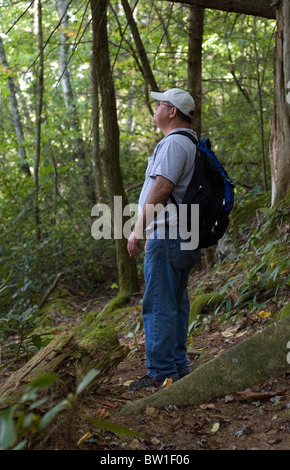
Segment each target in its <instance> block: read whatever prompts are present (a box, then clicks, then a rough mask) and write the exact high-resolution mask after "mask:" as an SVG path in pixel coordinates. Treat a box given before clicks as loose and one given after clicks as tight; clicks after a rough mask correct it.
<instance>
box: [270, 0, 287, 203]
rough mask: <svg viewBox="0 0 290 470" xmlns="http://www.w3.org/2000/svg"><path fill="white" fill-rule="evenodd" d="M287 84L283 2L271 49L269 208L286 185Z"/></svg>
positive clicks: (276, 200)
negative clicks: (272, 82)
mask: <svg viewBox="0 0 290 470" xmlns="http://www.w3.org/2000/svg"><path fill="white" fill-rule="evenodd" d="M289 80H290V0H283V2H281V3H280V4H279V6H278V9H277V33H276V45H275V98H274V115H273V119H272V122H271V140H270V162H271V177H272V206H276V205H277V204H278V203H279V202H280V201H281V200H282V199H283V198H284V197H285V196H286V195H287V191H288V190H289V184H290V183H289V182H290V97H289V93H288V89H287V84H288V88H289Z"/></svg>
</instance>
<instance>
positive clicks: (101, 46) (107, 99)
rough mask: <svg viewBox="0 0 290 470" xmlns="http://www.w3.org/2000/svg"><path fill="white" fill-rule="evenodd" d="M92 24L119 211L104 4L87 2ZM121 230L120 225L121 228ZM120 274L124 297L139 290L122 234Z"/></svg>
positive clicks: (112, 192) (110, 180)
mask: <svg viewBox="0 0 290 470" xmlns="http://www.w3.org/2000/svg"><path fill="white" fill-rule="evenodd" d="M90 3H91V10H92V22H93V54H94V61H95V66H96V71H97V77H98V84H99V87H100V94H101V107H102V117H103V129H104V149H103V152H102V156H103V161H104V167H105V174H106V180H107V185H108V192H109V197H110V203H111V208H112V209H113V207H114V196H121V200H122V207H125V206H126V205H127V204H128V200H127V196H126V194H125V191H124V186H123V179H122V174H121V168H120V148H119V126H118V119H117V110H116V98H115V88H114V82H113V76H112V70H111V64H110V57H109V45H108V34H107V4H108V1H107V0H90ZM122 226H123V224H122ZM114 235H115V236H114V238H115V242H116V256H117V265H118V273H119V288H120V291H121V292H123V293H128V294H129V293H133V292H137V291H138V290H139V286H138V274H137V267H136V262H135V260H134V259H133V258H131V257H130V256H129V254H128V251H127V240H126V239H125V238H124V237H123V234H118V235H117V234H116V233H115V234H114Z"/></svg>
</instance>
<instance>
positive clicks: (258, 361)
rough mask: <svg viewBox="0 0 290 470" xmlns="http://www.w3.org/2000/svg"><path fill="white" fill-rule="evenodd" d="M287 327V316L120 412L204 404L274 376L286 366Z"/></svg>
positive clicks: (289, 326)
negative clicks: (148, 407) (153, 407)
mask: <svg viewBox="0 0 290 470" xmlns="http://www.w3.org/2000/svg"><path fill="white" fill-rule="evenodd" d="M289 329H290V315H288V316H286V317H285V318H283V319H282V320H279V321H277V323H273V324H272V325H270V326H268V327H267V328H265V329H264V330H263V331H261V332H258V333H256V334H255V335H254V336H252V337H251V338H249V339H247V340H245V341H242V342H241V343H239V344H237V345H236V346H233V347H232V348H231V349H229V350H228V351H226V352H224V353H223V354H220V355H218V356H216V357H215V358H214V359H212V360H210V361H208V362H206V363H204V364H202V365H200V366H199V367H198V368H197V369H195V370H194V371H193V372H191V373H190V374H188V375H187V376H185V377H184V378H182V379H180V380H178V381H177V382H175V383H173V384H172V385H170V386H169V387H166V388H164V389H163V390H160V391H158V392H157V393H154V394H153V395H151V396H149V397H147V398H144V399H143V400H137V401H135V402H132V403H130V404H129V405H127V406H126V407H125V408H124V409H123V413H127V414H129V413H135V412H139V411H141V410H142V409H144V407H146V406H148V405H150V406H155V407H165V406H168V405H170V404H174V405H177V406H178V405H198V404H201V403H207V402H209V401H211V400H213V399H214V398H218V397H222V396H224V395H226V394H229V393H231V392H234V391H242V390H245V389H246V388H248V387H253V386H254V385H257V384H259V383H262V382H264V381H266V380H268V379H270V378H272V377H276V376H278V375H279V374H281V373H283V372H285V371H287V370H288V369H289V368H290V359H289V351H288V350H287V348H289V347H290V341H289ZM287 353H288V354H287Z"/></svg>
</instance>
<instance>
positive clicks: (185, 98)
mask: <svg viewBox="0 0 290 470" xmlns="http://www.w3.org/2000/svg"><path fill="white" fill-rule="evenodd" d="M151 96H152V98H153V99H154V100H157V101H170V103H172V104H173V105H174V106H176V108H177V109H179V111H181V112H182V113H183V114H185V115H186V116H188V117H192V116H193V114H194V109H195V103H194V99H193V98H192V96H191V95H190V94H189V93H188V92H187V91H184V90H180V88H171V89H170V90H167V91H165V92H164V93H158V92H156V91H151Z"/></svg>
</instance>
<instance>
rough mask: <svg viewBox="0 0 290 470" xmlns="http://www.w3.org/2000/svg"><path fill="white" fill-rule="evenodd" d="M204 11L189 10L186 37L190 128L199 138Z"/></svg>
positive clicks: (201, 9)
mask: <svg viewBox="0 0 290 470" xmlns="http://www.w3.org/2000/svg"><path fill="white" fill-rule="evenodd" d="M203 21H204V9H203V8H199V7H197V6H192V7H191V8H190V16H189V36H188V68H187V79H188V91H189V93H190V94H191V95H192V96H193V98H194V101H195V111H194V116H193V119H192V128H193V129H194V130H195V132H196V133H197V136H198V138H200V136H201V104H202V82H201V80H202V39H203Z"/></svg>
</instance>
